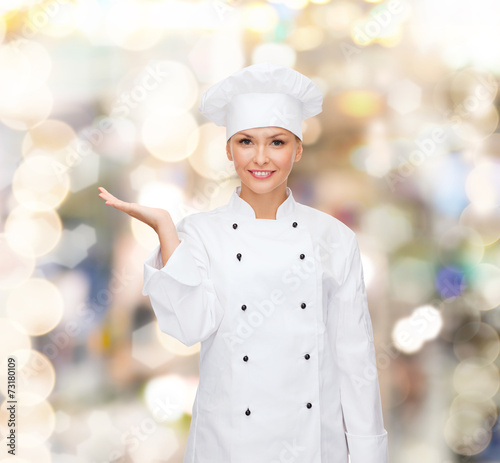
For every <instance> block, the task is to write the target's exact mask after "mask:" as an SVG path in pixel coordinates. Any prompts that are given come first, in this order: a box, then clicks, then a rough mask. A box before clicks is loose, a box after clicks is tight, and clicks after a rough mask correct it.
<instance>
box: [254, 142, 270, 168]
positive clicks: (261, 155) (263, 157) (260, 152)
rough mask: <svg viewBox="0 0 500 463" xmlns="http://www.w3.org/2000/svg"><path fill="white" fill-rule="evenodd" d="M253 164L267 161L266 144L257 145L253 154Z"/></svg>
mask: <svg viewBox="0 0 500 463" xmlns="http://www.w3.org/2000/svg"><path fill="white" fill-rule="evenodd" d="M253 160H254V162H255V164H259V165H263V164H267V163H268V162H269V156H268V154H267V148H266V145H264V144H262V145H258V146H257V149H256V150H255V155H254V159H253Z"/></svg>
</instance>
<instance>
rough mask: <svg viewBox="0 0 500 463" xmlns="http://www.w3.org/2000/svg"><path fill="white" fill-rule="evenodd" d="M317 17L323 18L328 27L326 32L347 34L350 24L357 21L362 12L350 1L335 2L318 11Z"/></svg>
mask: <svg viewBox="0 0 500 463" xmlns="http://www.w3.org/2000/svg"><path fill="white" fill-rule="evenodd" d="M317 11H318V15H321V16H323V18H324V19H325V20H326V25H327V26H328V27H327V28H326V30H328V31H329V30H330V29H333V30H334V31H345V32H346V33H348V32H349V28H350V26H351V24H352V23H353V22H354V21H356V20H357V19H359V17H360V16H361V15H362V14H363V10H362V9H361V7H360V6H359V5H357V4H354V3H353V2H350V1H343V0H341V1H337V2H334V3H331V4H330V5H329V6H328V7H326V14H325V9H321V10H320V9H318V10H317Z"/></svg>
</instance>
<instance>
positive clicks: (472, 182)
mask: <svg viewBox="0 0 500 463" xmlns="http://www.w3.org/2000/svg"><path fill="white" fill-rule="evenodd" d="M499 178H500V164H499V163H498V162H493V161H482V162H481V163H480V164H479V165H477V166H476V167H475V168H474V169H472V170H471V172H470V174H469V175H468V176H467V180H466V183H465V192H466V194H467V197H468V198H469V200H470V202H471V203H473V204H474V206H477V207H481V208H483V209H484V208H492V207H497V206H498V205H499V203H500V182H499V181H498V179H499Z"/></svg>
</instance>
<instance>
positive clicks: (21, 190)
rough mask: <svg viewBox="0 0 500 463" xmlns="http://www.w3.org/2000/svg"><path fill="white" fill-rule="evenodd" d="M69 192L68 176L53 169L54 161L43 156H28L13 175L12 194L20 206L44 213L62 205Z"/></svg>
mask: <svg viewBox="0 0 500 463" xmlns="http://www.w3.org/2000/svg"><path fill="white" fill-rule="evenodd" d="M68 191H69V176H68V174H67V173H66V172H59V171H58V170H56V169H55V168H54V160H53V159H52V158H51V157H49V156H45V155H36V156H29V157H28V158H27V159H25V160H24V161H23V162H22V163H21V164H20V165H19V167H18V168H17V169H16V171H15V173H14V177H13V179H12V192H13V193H14V196H15V198H16V199H17V200H18V201H19V203H20V204H22V205H23V206H25V207H27V208H28V209H31V210H34V211H37V210H39V211H44V210H47V209H52V208H55V207H57V206H58V205H59V204H61V203H62V201H63V200H64V198H65V197H66V195H67V194H68Z"/></svg>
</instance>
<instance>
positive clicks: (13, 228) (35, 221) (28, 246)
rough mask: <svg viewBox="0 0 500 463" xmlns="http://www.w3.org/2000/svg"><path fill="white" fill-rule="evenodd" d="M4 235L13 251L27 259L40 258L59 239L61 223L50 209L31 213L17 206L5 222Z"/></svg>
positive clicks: (50, 249) (52, 247)
mask: <svg viewBox="0 0 500 463" xmlns="http://www.w3.org/2000/svg"><path fill="white" fill-rule="evenodd" d="M5 234H6V235H7V241H8V243H9V245H10V246H11V247H12V249H13V250H14V251H16V252H18V253H19V254H21V255H25V256H27V257H33V256H34V257H40V256H44V255H45V254H48V253H49V252H50V251H52V249H54V248H55V246H56V245H57V243H58V242H59V240H60V239H61V234H62V223H61V219H60V217H59V215H58V214H57V213H56V212H55V211H54V210H52V209H50V210H47V211H32V210H30V209H27V208H25V207H24V206H18V207H16V208H15V209H14V210H12V211H11V213H10V214H9V215H8V217H7V220H6V221H5Z"/></svg>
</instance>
